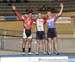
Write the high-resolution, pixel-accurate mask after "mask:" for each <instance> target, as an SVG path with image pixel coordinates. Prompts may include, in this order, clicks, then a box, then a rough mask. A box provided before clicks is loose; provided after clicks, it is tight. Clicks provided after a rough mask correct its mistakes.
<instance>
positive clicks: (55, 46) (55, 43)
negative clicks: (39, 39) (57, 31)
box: [53, 37, 58, 53]
mask: <svg viewBox="0 0 75 62" xmlns="http://www.w3.org/2000/svg"><path fill="white" fill-rule="evenodd" d="M53 41H54V51H55V53H57V52H58V43H57V38H56V37H55V38H54V39H53Z"/></svg>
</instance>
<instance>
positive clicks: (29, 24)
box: [15, 10, 33, 30]
mask: <svg viewBox="0 0 75 62" xmlns="http://www.w3.org/2000/svg"><path fill="white" fill-rule="evenodd" d="M15 12H16V15H17V16H18V18H21V19H23V22H24V28H25V29H27V30H31V27H32V23H33V19H32V18H28V17H26V16H22V15H21V13H19V12H18V11H16V10H15Z"/></svg>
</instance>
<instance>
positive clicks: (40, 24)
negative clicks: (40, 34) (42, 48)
mask: <svg viewBox="0 0 75 62" xmlns="http://www.w3.org/2000/svg"><path fill="white" fill-rule="evenodd" d="M36 28H37V31H44V19H42V18H41V19H36Z"/></svg>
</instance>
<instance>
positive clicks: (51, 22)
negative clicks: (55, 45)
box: [47, 16, 58, 28]
mask: <svg viewBox="0 0 75 62" xmlns="http://www.w3.org/2000/svg"><path fill="white" fill-rule="evenodd" d="M57 17H58V16H54V17H52V18H51V19H48V20H47V23H48V28H55V21H56V19H57Z"/></svg>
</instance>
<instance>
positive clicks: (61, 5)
mask: <svg viewBox="0 0 75 62" xmlns="http://www.w3.org/2000/svg"><path fill="white" fill-rule="evenodd" d="M60 7H61V9H60V11H59V13H58V14H57V16H60V15H61V14H62V12H63V3H60Z"/></svg>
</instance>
